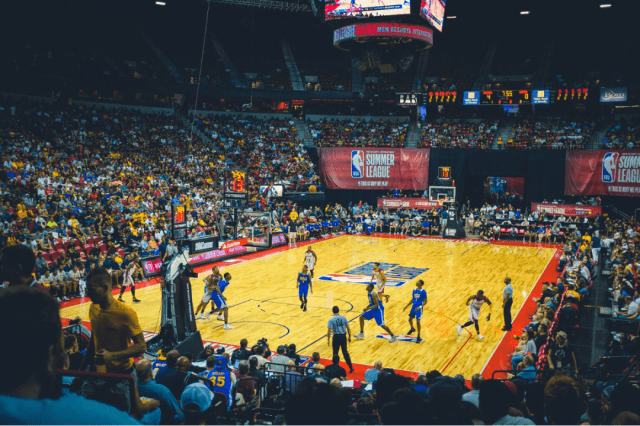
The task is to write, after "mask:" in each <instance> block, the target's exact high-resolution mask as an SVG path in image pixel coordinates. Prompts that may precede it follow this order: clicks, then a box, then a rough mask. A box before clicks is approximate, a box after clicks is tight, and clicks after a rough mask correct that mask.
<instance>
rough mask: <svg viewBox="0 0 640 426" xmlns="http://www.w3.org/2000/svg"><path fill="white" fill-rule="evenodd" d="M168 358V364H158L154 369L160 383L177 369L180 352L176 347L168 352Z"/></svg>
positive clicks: (156, 378)
mask: <svg viewBox="0 0 640 426" xmlns="http://www.w3.org/2000/svg"><path fill="white" fill-rule="evenodd" d="M212 351H213V348H212ZM166 358H167V359H166V365H165V366H164V367H162V366H156V368H155V370H154V375H153V377H154V378H155V380H156V382H158V383H162V382H163V381H164V379H166V378H167V377H168V376H169V375H170V374H172V373H173V372H175V371H176V362H177V361H178V358H180V352H178V351H177V350H175V349H173V350H170V351H169V352H167V356H166Z"/></svg>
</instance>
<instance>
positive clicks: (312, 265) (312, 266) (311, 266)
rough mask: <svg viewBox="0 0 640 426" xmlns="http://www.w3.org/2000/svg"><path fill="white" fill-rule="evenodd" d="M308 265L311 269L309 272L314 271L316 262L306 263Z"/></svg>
mask: <svg viewBox="0 0 640 426" xmlns="http://www.w3.org/2000/svg"><path fill="white" fill-rule="evenodd" d="M306 265H307V269H308V270H309V272H313V268H315V267H316V264H315V263H306Z"/></svg>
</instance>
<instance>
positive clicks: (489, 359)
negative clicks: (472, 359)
mask: <svg viewBox="0 0 640 426" xmlns="http://www.w3.org/2000/svg"><path fill="white" fill-rule="evenodd" d="M558 250H559V249H555V251H554V252H553V254H552V255H551V258H550V259H549V261H548V262H547V264H546V265H545V266H544V268H542V272H540V275H538V278H537V279H536V280H535V282H534V283H533V287H531V290H529V294H528V295H527V297H526V298H525V299H524V302H522V306H520V309H518V312H517V313H516V315H515V316H514V317H513V320H514V321H515V320H516V318H518V315H520V311H522V308H524V304H525V303H527V300H529V298H530V297H531V293H533V289H534V288H536V284H538V281H540V278H542V274H544V271H546V270H547V268H548V267H549V264H550V263H551V261H552V260H553V258H554V257H555V256H556V253H558ZM512 323H513V321H512ZM504 333H505V334H504V336H502V339H500V341H499V342H498V344H497V345H496V347H495V348H493V352H491V355H490V356H489V358H487V362H485V363H484V366H483V367H482V370H480V374H484V370H485V369H486V368H487V365H488V364H489V361H491V359H492V358H493V355H495V353H496V351H497V350H498V348H499V347H500V345H501V344H502V341H503V340H504V339H505V338H506V337H507V336H508V334H507V333H509V332H508V331H505V332H504Z"/></svg>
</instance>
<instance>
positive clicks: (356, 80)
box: [351, 55, 364, 93]
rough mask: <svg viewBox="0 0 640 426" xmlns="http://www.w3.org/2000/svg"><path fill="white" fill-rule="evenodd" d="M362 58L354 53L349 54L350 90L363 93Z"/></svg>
mask: <svg viewBox="0 0 640 426" xmlns="http://www.w3.org/2000/svg"><path fill="white" fill-rule="evenodd" d="M361 66H362V60H361V59H360V58H358V57H357V56H355V55H351V91H352V92H355V93H364V78H363V77H362V71H360V67H361Z"/></svg>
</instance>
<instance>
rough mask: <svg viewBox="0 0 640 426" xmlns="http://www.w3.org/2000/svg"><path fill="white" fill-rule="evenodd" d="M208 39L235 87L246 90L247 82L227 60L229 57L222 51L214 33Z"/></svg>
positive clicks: (222, 48)
mask: <svg viewBox="0 0 640 426" xmlns="http://www.w3.org/2000/svg"><path fill="white" fill-rule="evenodd" d="M210 38H211V43H212V44H213V47H214V49H216V52H217V53H218V57H219V58H220V60H222V63H223V64H224V66H225V67H226V68H227V69H228V70H229V72H230V73H231V78H232V79H233V80H234V81H235V86H236V87H243V88H248V87H249V82H248V81H247V79H246V78H245V76H244V75H242V74H240V73H239V72H238V70H237V69H236V67H235V66H234V65H233V62H231V58H229V55H227V52H226V51H225V50H224V47H223V46H222V43H220V41H219V40H218V37H216V35H215V34H214V33H211V36H210Z"/></svg>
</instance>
